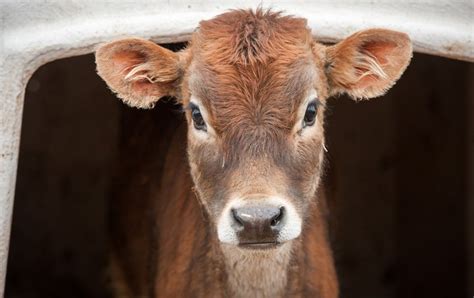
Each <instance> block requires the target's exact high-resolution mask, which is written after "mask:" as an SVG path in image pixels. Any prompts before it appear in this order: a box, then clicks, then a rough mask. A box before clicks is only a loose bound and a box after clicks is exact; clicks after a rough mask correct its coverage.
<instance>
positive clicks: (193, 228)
mask: <svg viewBox="0 0 474 298" xmlns="http://www.w3.org/2000/svg"><path fill="white" fill-rule="evenodd" d="M411 55H412V49H411V43H410V40H409V38H408V36H407V35H405V34H403V33H399V32H394V31H390V30H383V29H371V30H365V31H361V32H358V33H355V34H354V35H352V36H350V37H348V38H346V39H345V40H343V41H341V42H340V43H338V44H336V45H333V46H324V45H321V44H319V43H317V42H316V41H314V40H313V38H312V36H311V32H310V30H309V29H308V28H307V26H306V20H304V19H300V18H294V17H290V16H284V15H282V14H280V13H274V12H270V11H263V10H257V11H256V12H252V11H246V10H236V11H231V12H228V13H225V14H222V15H220V16H217V17H215V18H214V19H212V20H209V21H203V22H201V23H200V27H199V29H198V30H197V31H196V33H194V35H193V37H192V39H191V42H190V44H189V46H188V47H187V48H186V49H185V50H183V51H181V52H178V53H174V52H171V51H169V50H166V49H164V48H162V47H160V46H158V45H156V44H154V43H152V42H150V41H146V40H142V39H126V40H120V41H116V42H112V43H109V44H106V45H104V46H102V47H101V48H100V49H99V50H98V51H97V55H96V57H97V69H98V73H99V75H100V76H101V77H102V78H103V79H104V80H105V81H106V82H107V84H108V85H109V86H110V88H111V89H112V90H113V91H115V92H116V93H117V95H118V96H119V97H120V98H122V99H123V100H124V101H125V102H126V103H127V104H129V105H131V106H135V107H140V108H151V107H153V105H154V104H155V103H156V102H157V101H158V100H159V99H160V98H161V97H163V96H173V97H175V98H176V100H177V101H178V102H179V103H180V104H181V105H182V106H183V107H184V108H185V110H186V119H187V137H186V132H185V128H184V127H180V128H177V129H176V130H175V131H172V132H170V131H167V130H166V129H165V130H164V131H163V132H162V133H163V134H164V135H168V136H172V137H170V141H169V142H168V143H167V144H161V145H158V146H157V147H156V155H150V156H149V157H147V158H145V159H144V162H145V163H146V164H144V165H142V166H138V167H133V166H132V167H130V168H129V170H130V171H129V173H128V175H129V176H130V180H129V183H127V185H125V187H124V189H123V190H121V192H120V194H119V197H121V198H128V199H125V200H124V199H122V200H120V199H117V201H116V204H117V205H116V206H114V208H115V209H120V211H119V212H118V214H120V216H119V217H120V219H119V220H118V221H117V223H118V224H117V226H118V227H119V228H118V229H122V232H118V233H115V234H114V235H115V236H116V237H115V238H113V243H114V245H113V250H114V251H113V261H112V267H113V279H114V281H115V284H116V285H117V291H118V294H123V295H127V296H163V297H169V296H190V297H191V296H192V297H222V296H235V297H269V296H272V297H273V296H285V297H286V296H307V297H337V295H338V286H337V277H336V273H335V269H334V265H333V260H332V255H331V250H330V247H329V243H328V237H327V232H326V221H325V216H324V214H325V212H326V211H325V198H324V190H323V187H322V185H321V184H320V177H321V172H322V166H323V159H324V151H325V148H324V128H323V125H324V110H325V105H326V101H327V100H328V98H329V97H330V96H331V95H335V94H338V93H347V94H349V95H351V96H352V97H353V98H354V99H359V98H371V97H376V96H380V95H382V94H383V93H384V92H385V91H386V90H387V89H388V88H390V87H391V86H392V85H393V84H394V83H395V81H396V80H397V79H398V78H399V77H400V75H401V74H402V73H403V71H404V70H405V68H406V67H407V65H408V63H409V61H410V58H411ZM160 133H161V132H160ZM186 143H187V155H188V162H186V161H185V159H184V158H183V156H184V155H185V152H184V149H183V148H184V147H185V144H186ZM158 165H159V166H158ZM189 168H190V169H189ZM157 169H159V170H157ZM193 189H194V192H193V191H192V190H193ZM116 230H117V228H116Z"/></svg>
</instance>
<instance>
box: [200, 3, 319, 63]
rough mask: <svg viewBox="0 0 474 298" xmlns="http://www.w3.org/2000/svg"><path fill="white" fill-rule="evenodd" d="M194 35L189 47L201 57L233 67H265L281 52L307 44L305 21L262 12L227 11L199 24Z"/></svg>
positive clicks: (309, 39)
mask: <svg viewBox="0 0 474 298" xmlns="http://www.w3.org/2000/svg"><path fill="white" fill-rule="evenodd" d="M196 33H197V34H195V37H196V38H194V40H193V43H198V44H199V46H203V47H204V48H203V50H204V52H205V53H206V52H207V53H212V55H213V57H214V59H222V60H226V62H228V63H231V64H237V65H253V64H256V63H260V64H265V63H268V61H269V60H272V59H275V58H277V57H278V54H279V53H280V52H281V51H285V50H286V51H288V49H289V48H297V47H302V46H307V44H308V43H309V42H311V33H310V30H309V29H308V27H307V22H306V19H303V18H296V17H293V16H289V15H283V13H282V12H274V11H271V10H270V9H267V10H264V9H262V8H258V9H257V10H255V11H253V10H243V9H240V10H231V11H229V12H227V13H224V14H221V15H219V16H217V17H215V18H213V19H211V20H206V21H201V22H200V26H199V29H198V31H197V32H196ZM216 47H218V48H220V49H221V50H220V51H216Z"/></svg>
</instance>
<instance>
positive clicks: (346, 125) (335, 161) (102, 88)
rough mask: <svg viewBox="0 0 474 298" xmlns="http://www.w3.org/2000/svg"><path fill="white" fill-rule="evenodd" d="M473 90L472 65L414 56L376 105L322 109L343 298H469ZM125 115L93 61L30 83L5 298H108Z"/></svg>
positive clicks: (50, 69) (473, 232) (473, 284)
mask: <svg viewBox="0 0 474 298" xmlns="http://www.w3.org/2000/svg"><path fill="white" fill-rule="evenodd" d="M473 82H474V65H473V64H469V63H466V62H460V61H454V60H448V59H444V58H439V57H433V56H427V55H421V54H416V55H415V56H414V58H413V60H412V63H411V65H410V66H409V68H408V70H407V71H406V73H405V74H404V76H402V78H401V79H400V81H399V82H398V83H397V84H396V85H395V86H394V87H393V88H392V89H391V90H390V91H389V92H388V94H387V95H386V96H384V97H383V98H379V99H375V100H371V101H362V102H358V103H356V102H354V101H352V100H350V99H348V98H346V97H339V98H334V99H332V100H331V101H330V103H329V110H328V117H327V125H326V126H327V131H326V135H327V147H328V149H329V153H328V155H327V156H328V159H329V166H328V171H327V174H326V178H325V179H326V181H327V182H328V184H330V185H331V188H332V189H334V196H333V197H332V198H331V201H330V207H331V211H332V221H331V227H332V228H331V230H332V238H333V248H334V252H335V257H336V264H337V269H338V273H339V278H340V285H341V297H363V298H367V297H430V298H436V297H470V296H472V295H473V294H474V293H473V291H474V272H473V270H474V266H473V261H474V251H473V250H474V220H473V219H472V217H473V216H474V185H473V184H474V161H473V160H474V158H473V157H474V156H473V149H474V87H473V86H472V83H473ZM159 106H160V108H163V109H170V110H172V109H175V108H173V107H172V105H171V104H160V105H159ZM128 109H130V108H128V107H126V106H125V105H123V104H122V103H121V102H120V101H119V100H117V99H116V98H115V96H114V95H112V93H111V92H110V91H109V90H108V89H107V88H106V85H105V83H103V82H102V80H101V79H100V78H99V77H98V76H97V75H96V73H95V64H94V57H93V55H86V56H80V57H75V58H69V59H63V60H58V61H55V62H52V63H49V64H47V65H45V66H43V67H41V68H40V69H39V70H38V71H37V72H36V73H35V74H34V75H33V77H32V78H31V80H30V82H29V84H28V86H27V91H26V99H25V108H24V116H23V128H22V135H21V147H20V160H19V166H18V177H17V188H16V194H15V206H14V213H13V226H12V238H11V245H10V255H9V261H8V272H7V283H6V297H19V298H20V297H104V296H107V295H108V290H107V276H106V268H107V255H108V252H107V220H108V219H107V215H108V213H107V210H108V206H109V204H113V201H111V200H109V193H110V188H111V185H112V180H113V179H112V177H113V174H114V173H113V172H114V170H113V169H114V166H115V164H116V163H117V162H119V161H118V156H119V150H120V148H119V144H120V138H123V137H124V136H123V131H124V130H125V128H124V127H123V126H122V125H124V123H125V124H127V119H124V117H127V113H129V112H128V111H129V110H128ZM170 112H171V111H170ZM136 113H144V114H146V113H153V111H140V112H136ZM175 114H176V119H175V120H176V121H181V119H179V118H180V117H179V115H178V114H177V113H175ZM131 121H133V120H131ZM157 121H159V119H157ZM131 125H132V124H131ZM157 137H159V136H157Z"/></svg>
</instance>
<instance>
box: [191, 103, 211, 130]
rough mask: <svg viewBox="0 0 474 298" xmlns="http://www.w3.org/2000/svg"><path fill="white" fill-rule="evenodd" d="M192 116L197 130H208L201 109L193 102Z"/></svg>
mask: <svg viewBox="0 0 474 298" xmlns="http://www.w3.org/2000/svg"><path fill="white" fill-rule="evenodd" d="M190 108H191V118H192V119H193V125H194V128H196V129H197V130H202V131H207V128H206V122H205V121H204V118H203V117H202V114H201V110H199V107H198V106H196V105H193V104H191V106H190Z"/></svg>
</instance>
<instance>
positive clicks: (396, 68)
mask: <svg viewBox="0 0 474 298" xmlns="http://www.w3.org/2000/svg"><path fill="white" fill-rule="evenodd" d="M411 57H412V46H411V41H410V38H409V37H408V35H406V34H404V33H401V32H396V31H392V30H385V29H369V30H364V31H360V32H357V33H355V34H353V35H351V36H349V37H348V38H346V39H344V40H342V41H341V42H339V43H337V44H335V45H333V46H330V47H328V48H327V49H326V75H327V77H328V81H329V88H330V94H331V95H334V94H337V93H347V94H349V95H350V96H352V97H353V98H355V99H361V98H372V97H377V96H380V95H383V94H384V93H385V92H386V91H387V90H388V89H389V88H390V87H392V86H393V84H395V82H396V81H397V80H398V79H399V78H400V76H401V75H402V73H403V72H404V71H405V69H406V67H407V66H408V64H409V62H410V59H411Z"/></svg>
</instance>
